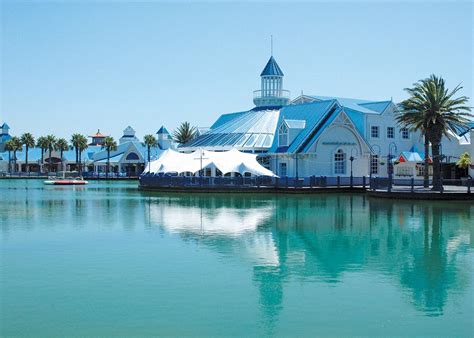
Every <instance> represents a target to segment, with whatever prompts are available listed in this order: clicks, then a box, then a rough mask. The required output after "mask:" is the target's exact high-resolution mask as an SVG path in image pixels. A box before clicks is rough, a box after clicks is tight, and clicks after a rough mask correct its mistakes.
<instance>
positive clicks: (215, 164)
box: [144, 148, 276, 177]
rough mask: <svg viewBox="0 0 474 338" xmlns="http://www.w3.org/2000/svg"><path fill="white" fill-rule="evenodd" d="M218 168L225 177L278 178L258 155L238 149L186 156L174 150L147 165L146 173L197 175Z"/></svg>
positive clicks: (202, 152) (196, 152)
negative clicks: (208, 169)
mask: <svg viewBox="0 0 474 338" xmlns="http://www.w3.org/2000/svg"><path fill="white" fill-rule="evenodd" d="M201 168H202V169H206V168H216V169H219V170H220V171H221V172H222V174H223V175H225V174H227V173H231V172H236V173H240V174H241V175H244V174H245V173H250V174H252V175H256V176H274V177H275V176H276V175H275V174H274V173H273V172H272V171H270V170H268V169H266V168H265V167H263V166H262V165H261V164H260V163H258V162H257V155H256V154H248V153H243V152H240V151H238V150H236V149H232V150H229V151H223V152H217V151H210V150H204V149H202V148H200V149H198V150H196V151H194V152H192V153H189V154H186V153H179V152H177V151H174V150H172V149H168V150H165V151H164V152H163V153H162V154H161V156H160V157H159V158H158V159H156V160H155V161H151V162H150V163H148V164H147V166H146V168H145V170H144V173H148V172H150V173H153V174H158V173H163V174H166V173H178V174H181V173H186V172H190V173H193V174H194V173H196V172H198V171H199V170H200V169H201Z"/></svg>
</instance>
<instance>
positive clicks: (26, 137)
mask: <svg viewBox="0 0 474 338" xmlns="http://www.w3.org/2000/svg"><path fill="white" fill-rule="evenodd" d="M20 140H21V143H22V144H24V145H25V165H26V172H28V173H29V172H30V166H29V164H28V151H29V150H30V148H33V147H34V146H35V138H34V137H33V135H32V134H30V133H24V134H23V135H21V138H20Z"/></svg>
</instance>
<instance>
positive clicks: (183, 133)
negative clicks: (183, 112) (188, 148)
mask: <svg viewBox="0 0 474 338" xmlns="http://www.w3.org/2000/svg"><path fill="white" fill-rule="evenodd" d="M195 136H196V128H195V127H191V124H190V123H189V122H183V123H181V125H180V126H179V127H178V128H177V129H176V130H175V131H174V132H173V140H175V141H176V142H177V143H179V144H186V143H188V142H189V141H191V140H193V139H194V137H195Z"/></svg>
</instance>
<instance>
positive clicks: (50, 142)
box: [46, 135, 56, 172]
mask: <svg viewBox="0 0 474 338" xmlns="http://www.w3.org/2000/svg"><path fill="white" fill-rule="evenodd" d="M55 145H56V137H54V135H48V136H46V149H47V150H48V171H49V172H51V170H52V168H53V163H51V152H52V151H53V150H54V146H55Z"/></svg>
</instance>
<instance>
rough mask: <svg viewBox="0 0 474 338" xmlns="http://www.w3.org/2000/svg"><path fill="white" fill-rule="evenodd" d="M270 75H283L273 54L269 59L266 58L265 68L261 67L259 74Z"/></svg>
mask: <svg viewBox="0 0 474 338" xmlns="http://www.w3.org/2000/svg"><path fill="white" fill-rule="evenodd" d="M271 75H276V76H283V72H282V71H281V68H280V66H278V63H277V62H276V60H275V59H274V58H273V56H270V59H269V60H268V62H267V65H266V66H265V68H263V71H262V73H261V74H260V76H271Z"/></svg>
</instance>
